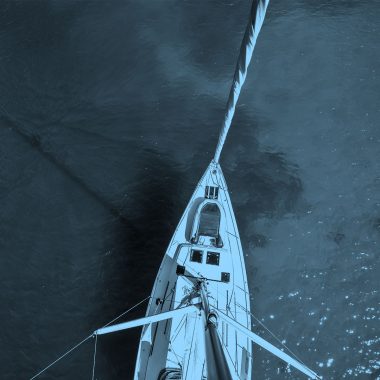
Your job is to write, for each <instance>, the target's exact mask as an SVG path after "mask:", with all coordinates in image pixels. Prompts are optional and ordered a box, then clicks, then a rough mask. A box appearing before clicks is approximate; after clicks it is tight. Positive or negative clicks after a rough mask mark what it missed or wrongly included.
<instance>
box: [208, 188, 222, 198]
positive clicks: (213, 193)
mask: <svg viewBox="0 0 380 380" xmlns="http://www.w3.org/2000/svg"><path fill="white" fill-rule="evenodd" d="M218 193H219V187H214V186H206V189H205V198H207V199H218Z"/></svg>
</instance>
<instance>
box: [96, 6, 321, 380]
mask: <svg viewBox="0 0 380 380" xmlns="http://www.w3.org/2000/svg"><path fill="white" fill-rule="evenodd" d="M268 3H269V0H258V1H256V0H255V1H253V4H252V7H251V12H250V17H249V22H248V26H247V29H246V32H245V35H244V38H243V42H242V46H241V50H240V55H239V58H238V62H237V66H236V70H235V74H234V78H233V83H232V87H231V91H230V94H229V98H228V102H227V107H226V114H225V118H224V123H223V127H222V129H221V133H220V136H219V141H218V144H217V147H216V151H215V155H214V157H213V159H212V161H211V163H210V164H209V166H208V167H207V169H206V171H205V172H204V174H203V176H202V178H201V179H200V181H199V183H198V185H197V186H196V188H195V190H194V193H193V195H192V196H191V199H190V201H189V203H188V205H187V207H186V209H185V211H184V213H183V215H182V217H181V219H180V221H179V224H178V226H177V228H176V230H175V232H174V235H173V237H172V239H171V241H170V243H169V246H168V248H167V250H166V253H165V255H164V258H163V260H162V264H161V266H160V268H159V271H158V274H157V277H156V280H155V283H154V286H153V290H152V293H151V297H150V301H149V305H148V308H147V312H146V316H145V317H144V318H141V319H138V320H135V321H130V322H125V323H120V324H117V325H112V326H107V327H105V328H102V329H99V330H97V331H96V332H95V333H96V334H97V335H102V334H109V333H113V332H116V331H121V330H125V329H128V328H132V327H137V326H143V328H142V334H141V339H140V343H139V348H138V354H137V360H136V367H135V373H134V380H169V379H171V380H173V379H182V380H206V379H208V380H232V379H233V380H250V379H251V378H252V359H253V353H252V346H253V344H252V343H255V344H258V345H259V346H261V347H263V348H264V349H266V350H268V351H269V352H271V353H272V354H274V355H275V356H277V357H279V358H280V359H282V360H284V361H285V362H286V363H288V365H290V366H293V367H294V368H296V369H298V370H299V371H301V372H303V373H304V374H305V375H306V376H308V377H309V378H311V379H319V377H318V375H317V374H316V373H315V372H313V371H312V370H311V369H309V368H308V367H306V366H305V365H304V364H303V363H302V362H300V361H298V360H296V359H295V358H293V357H291V356H289V355H287V354H286V353H285V352H283V351H282V350H280V349H278V348H276V347H274V346H273V345H272V344H270V343H269V342H267V341H265V340H264V339H263V338H261V337H259V336H258V335H256V334H254V333H253V332H252V331H251V326H252V321H251V312H250V296H249V294H250V293H249V288H248V281H247V273H246V268H245V263H244V255H243V250H242V246H241V241H240V236H239V231H238V228H237V224H236V219H235V215H234V212H233V209H232V204H231V199H230V196H229V193H228V189H227V184H226V180H225V178H224V175H223V172H222V168H221V166H220V163H219V159H220V154H221V151H222V148H223V145H224V142H225V139H226V136H227V133H228V130H229V128H230V125H231V121H232V117H233V114H234V112H235V107H236V103H237V100H238V97H239V94H240V90H241V87H242V85H243V83H244V81H245V78H246V75H247V68H248V65H249V63H250V61H251V57H252V53H253V49H254V46H255V44H256V40H257V36H258V34H259V32H260V29H261V26H262V24H263V21H264V17H265V13H266V10H267V6H268Z"/></svg>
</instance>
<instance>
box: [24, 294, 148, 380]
mask: <svg viewBox="0 0 380 380" xmlns="http://www.w3.org/2000/svg"><path fill="white" fill-rule="evenodd" d="M149 298H150V296H148V297H145V298H144V299H143V300H142V301H140V302H138V303H137V304H136V305H134V306H132V307H131V308H129V309H128V310H126V311H124V312H123V313H121V314H120V315H119V316H117V317H116V318H114V319H113V320H112V321H110V322H108V323H107V324H105V325H104V326H103V327H107V326H109V325H110V324H111V323H113V322H115V321H117V320H118V319H120V318H121V317H122V316H124V315H125V314H127V313H129V312H130V311H132V310H133V309H136V307H138V306H140V305H141V304H142V303H143V302H145V301H146V300H147V299H149ZM94 335H95V352H94V364H93V372H92V376H93V377H92V379H94V373H95V355H96V343H97V334H94V333H92V334H91V335H89V336H88V337H86V338H84V339H83V340H81V341H80V342H79V343H78V344H76V345H75V346H73V347H72V348H70V349H69V350H67V351H66V352H65V353H64V354H62V355H61V356H60V357H59V358H57V359H55V360H54V361H53V362H51V363H50V364H49V365H47V366H46V367H45V368H43V369H42V370H41V371H40V372H38V373H37V374H36V375H34V376H33V377H31V378H30V379H29V380H33V379H36V378H37V377H38V376H40V375H41V374H42V373H44V372H45V371H47V370H48V369H49V368H50V367H52V366H53V365H54V364H56V363H57V362H59V361H60V360H61V359H63V358H64V357H65V356H67V355H68V354H70V353H71V352H72V351H74V350H75V349H77V348H78V347H79V346H81V345H82V344H83V343H84V342H86V341H87V340H89V339H90V338H93V337H94Z"/></svg>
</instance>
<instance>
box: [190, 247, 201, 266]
mask: <svg viewBox="0 0 380 380" xmlns="http://www.w3.org/2000/svg"><path fill="white" fill-rule="evenodd" d="M202 255H203V252H202V251H199V250H197V249H192V250H191V253H190V261H194V262H196V263H201V262H202Z"/></svg>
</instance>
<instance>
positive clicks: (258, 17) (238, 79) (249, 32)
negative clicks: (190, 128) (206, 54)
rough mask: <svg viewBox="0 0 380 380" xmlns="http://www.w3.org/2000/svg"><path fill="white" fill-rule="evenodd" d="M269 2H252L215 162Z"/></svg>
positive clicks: (225, 135) (264, 0)
mask: <svg viewBox="0 0 380 380" xmlns="http://www.w3.org/2000/svg"><path fill="white" fill-rule="evenodd" d="M268 4H269V0H254V1H253V3H252V8H251V13H250V16H249V21H248V25H247V29H246V31H245V34H244V38H243V42H242V44H241V48H240V53H239V58H238V61H237V64H236V69H235V74H234V78H233V81H232V86H231V90H230V94H229V96H228V101H227V106H226V113H225V116H224V122H223V126H222V129H221V131H220V135H219V141H218V145H217V147H216V151H215V156H214V161H215V162H218V161H219V158H220V153H221V151H222V148H223V145H224V142H225V140H226V137H227V133H228V130H229V129H230V125H231V122H232V118H233V116H234V113H235V108H236V103H237V101H238V99H239V94H240V91H241V88H242V86H243V83H244V81H245V78H246V76H247V69H248V66H249V63H250V62H251V58H252V53H253V49H254V48H255V45H256V40H257V36H258V35H259V32H260V29H261V26H262V25H263V22H264V17H265V13H266V10H267V7H268Z"/></svg>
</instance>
